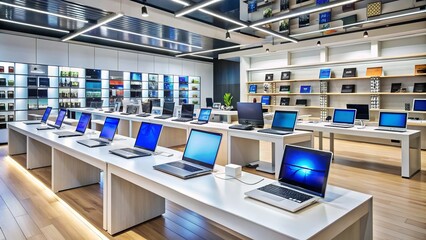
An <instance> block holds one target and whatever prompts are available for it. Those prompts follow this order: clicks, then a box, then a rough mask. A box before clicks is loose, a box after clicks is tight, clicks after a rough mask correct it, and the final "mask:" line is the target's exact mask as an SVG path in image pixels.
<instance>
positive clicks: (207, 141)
mask: <svg viewBox="0 0 426 240" xmlns="http://www.w3.org/2000/svg"><path fill="white" fill-rule="evenodd" d="M221 140H222V134H221V133H212V132H206V131H201V130H196V129H192V130H191V133H190V134H189V138H188V141H187V142H186V147H185V151H184V152H183V157H182V160H180V161H174V162H169V163H164V164H159V165H155V166H154V169H156V170H158V171H162V172H165V173H168V174H171V175H173V176H176V177H179V178H183V179H188V178H193V177H197V176H200V175H205V174H208V173H211V172H212V171H213V168H214V164H215V162H216V158H217V153H218V152H219V146H220V142H221Z"/></svg>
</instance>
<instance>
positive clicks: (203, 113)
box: [191, 108, 212, 125]
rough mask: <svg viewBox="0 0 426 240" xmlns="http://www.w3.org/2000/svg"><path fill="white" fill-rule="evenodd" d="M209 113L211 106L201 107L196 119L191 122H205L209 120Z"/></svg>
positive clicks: (200, 123)
mask: <svg viewBox="0 0 426 240" xmlns="http://www.w3.org/2000/svg"><path fill="white" fill-rule="evenodd" d="M211 113H212V109H211V108H201V109H200V113H199V114H198V120H197V121H194V122H191V123H192V124H198V125H203V124H207V123H208V122H209V119H210V115H211Z"/></svg>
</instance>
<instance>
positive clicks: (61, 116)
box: [37, 109, 67, 130]
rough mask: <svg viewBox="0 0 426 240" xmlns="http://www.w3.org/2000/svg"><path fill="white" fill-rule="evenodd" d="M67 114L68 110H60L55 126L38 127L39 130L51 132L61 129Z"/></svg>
mask: <svg viewBox="0 0 426 240" xmlns="http://www.w3.org/2000/svg"><path fill="white" fill-rule="evenodd" d="M66 114H67V110H65V109H60V110H59V113H58V117H56V121H55V124H49V123H48V124H47V125H48V126H41V127H38V128H37V130H50V129H59V128H61V126H62V123H63V122H64V119H65V115H66Z"/></svg>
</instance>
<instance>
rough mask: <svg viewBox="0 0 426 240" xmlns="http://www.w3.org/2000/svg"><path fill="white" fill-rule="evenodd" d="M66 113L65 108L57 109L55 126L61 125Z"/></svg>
mask: <svg viewBox="0 0 426 240" xmlns="http://www.w3.org/2000/svg"><path fill="white" fill-rule="evenodd" d="M66 114H67V110H65V109H60V110H59V113H58V117H57V118H56V122H55V126H57V127H61V126H62V122H63V121H64V119H65V115H66Z"/></svg>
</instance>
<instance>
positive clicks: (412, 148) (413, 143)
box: [401, 134, 421, 178]
mask: <svg viewBox="0 0 426 240" xmlns="http://www.w3.org/2000/svg"><path fill="white" fill-rule="evenodd" d="M418 135H419V136H414V137H413V138H412V139H410V138H409V136H407V137H405V138H404V139H403V140H401V176H402V177H404V178H410V177H411V176H412V175H414V174H415V173H417V172H418V171H419V170H420V158H421V139H420V134H418Z"/></svg>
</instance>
